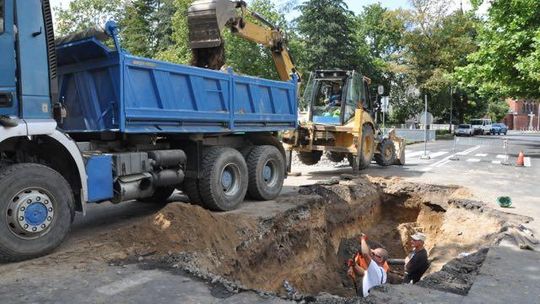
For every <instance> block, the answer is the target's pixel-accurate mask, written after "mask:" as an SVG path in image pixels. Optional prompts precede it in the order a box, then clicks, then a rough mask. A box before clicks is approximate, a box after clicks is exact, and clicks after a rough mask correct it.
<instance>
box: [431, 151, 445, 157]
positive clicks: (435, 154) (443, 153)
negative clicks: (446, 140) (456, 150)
mask: <svg viewBox="0 0 540 304" xmlns="http://www.w3.org/2000/svg"><path fill="white" fill-rule="evenodd" d="M445 154H448V152H445V151H441V152H436V153H433V154H430V155H429V156H430V157H431V158H437V157H439V156H443V155H445Z"/></svg>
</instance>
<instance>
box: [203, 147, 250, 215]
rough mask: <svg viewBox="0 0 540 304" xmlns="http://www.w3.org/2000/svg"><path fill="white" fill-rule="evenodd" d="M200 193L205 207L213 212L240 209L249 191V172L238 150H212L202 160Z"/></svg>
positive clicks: (212, 148)
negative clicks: (239, 206)
mask: <svg viewBox="0 0 540 304" xmlns="http://www.w3.org/2000/svg"><path fill="white" fill-rule="evenodd" d="M202 176H203V177H202V178H201V179H200V180H199V190H200V195H201V198H202V202H203V203H204V206H205V207H206V208H208V209H210V210H213V211H229V210H233V209H236V208H237V207H238V205H240V203H241V202H242V201H243V200H244V198H245V196H246V192H247V188H248V170H247V164H246V161H245V160H244V157H243V156H242V154H240V152H238V150H235V149H233V148H227V147H211V148H209V149H208V152H207V153H206V155H205V156H204V158H203V160H202Z"/></svg>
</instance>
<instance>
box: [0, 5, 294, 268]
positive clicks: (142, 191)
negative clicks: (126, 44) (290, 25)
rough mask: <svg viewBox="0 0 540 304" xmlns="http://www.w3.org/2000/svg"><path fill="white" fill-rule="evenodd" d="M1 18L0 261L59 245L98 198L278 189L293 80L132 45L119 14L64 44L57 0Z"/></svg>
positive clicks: (4, 12) (227, 199) (3, 12)
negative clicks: (53, 7) (189, 61)
mask: <svg viewBox="0 0 540 304" xmlns="http://www.w3.org/2000/svg"><path fill="white" fill-rule="evenodd" d="M0 25H1V27H0V55H1V56H0V260H1V261H17V260H23V259H28V258H33V257H37V256H40V255H44V254H47V253H49V252H51V251H52V250H53V249H54V248H56V247H57V246H59V245H60V244H61V242H62V241H63V240H64V238H65V237H66V235H67V234H68V232H69V230H70V226H71V223H72V221H73V218H74V215H75V212H81V213H83V214H84V213H85V210H86V207H87V205H88V204H89V203H100V202H105V201H112V202H113V203H120V202H125V201H130V200H140V201H147V202H154V203H158V204H161V203H164V202H165V201H166V199H167V198H168V197H169V196H170V195H171V194H172V193H173V191H174V190H175V189H179V190H181V191H183V192H184V193H185V194H187V196H188V197H189V199H190V201H191V202H193V203H196V204H200V205H201V206H203V207H205V208H208V209H210V210H216V211H227V210H232V209H234V208H236V207H237V206H238V205H239V204H240V203H241V202H242V201H243V200H244V198H245V197H246V195H248V196H249V197H251V198H253V199H257V200H268V199H273V198H275V197H276V196H277V195H279V193H280V191H281V188H282V186H283V180H284V178H285V176H286V161H285V159H286V155H285V151H284V149H283V147H282V145H281V143H280V141H279V139H278V132H279V131H282V130H288V129H294V128H295V127H297V104H296V102H297V101H296V96H297V92H296V90H297V84H296V81H295V80H294V79H293V80H292V81H271V80H266V79H260V78H255V77H247V76H240V75H236V74H234V73H233V72H232V71H230V70H229V71H225V72H222V71H213V70H207V69H202V68H196V67H191V66H185V65H175V64H170V63H166V62H160V61H155V60H150V59H145V58H138V57H135V56H131V55H129V54H128V53H126V52H125V51H123V50H122V48H121V45H120V42H119V39H118V29H117V27H116V26H115V25H114V23H108V24H107V26H106V28H105V30H104V32H93V33H91V32H87V33H83V34H80V35H73V36H71V37H67V38H66V39H61V41H57V42H55V39H54V34H53V25H52V18H51V11H50V4H49V1H48V0H0ZM89 33H90V34H89ZM104 38H109V39H111V40H109V41H112V43H114V47H108V46H107V44H106V43H104V42H103V41H102V40H103V39H104ZM112 43H109V45H111V46H112V45H113V44H112Z"/></svg>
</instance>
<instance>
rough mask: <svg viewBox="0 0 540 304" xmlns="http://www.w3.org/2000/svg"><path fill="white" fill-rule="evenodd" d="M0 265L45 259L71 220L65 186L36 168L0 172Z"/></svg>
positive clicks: (68, 192) (71, 203) (17, 167)
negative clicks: (39, 258) (43, 256)
mask: <svg viewBox="0 0 540 304" xmlns="http://www.w3.org/2000/svg"><path fill="white" fill-rule="evenodd" d="M0 189H2V191H0V261H5V262H12V261H21V260H25V259H31V258H35V257H39V256H42V255H45V254H47V253H49V252H51V251H52V250H54V249H55V248H56V247H58V246H59V245H60V244H61V243H62V241H63V240H64V239H65V238H66V236H67V234H68V233H69V230H70V228H71V222H72V220H73V218H74V216H75V213H74V199H73V194H72V191H71V187H70V186H69V183H68V182H67V181H66V180H65V179H64V178H63V177H62V175H60V174H59V173H58V172H56V171H54V170H53V169H51V168H49V167H46V166H43V165H39V164H15V165H11V166H8V167H4V168H2V169H0Z"/></svg>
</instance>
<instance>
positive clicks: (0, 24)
mask: <svg viewBox="0 0 540 304" xmlns="http://www.w3.org/2000/svg"><path fill="white" fill-rule="evenodd" d="M3 32H4V0H0V34H2V33H3Z"/></svg>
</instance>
